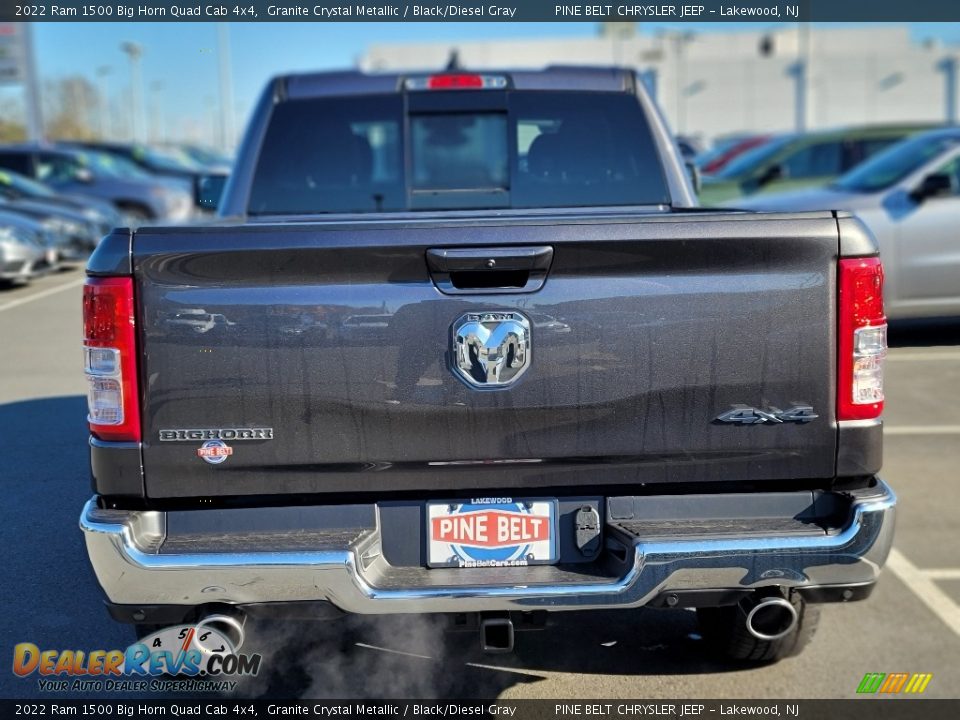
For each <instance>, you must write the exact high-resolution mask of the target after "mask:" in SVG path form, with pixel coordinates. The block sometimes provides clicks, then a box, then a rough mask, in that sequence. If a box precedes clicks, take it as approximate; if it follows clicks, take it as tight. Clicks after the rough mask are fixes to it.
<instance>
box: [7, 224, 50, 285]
mask: <svg viewBox="0 0 960 720" xmlns="http://www.w3.org/2000/svg"><path fill="white" fill-rule="evenodd" d="M42 233H43V230H42V228H41V227H40V225H39V223H34V222H32V221H30V220H27V219H25V218H19V217H9V216H7V215H6V214H5V213H0V282H2V283H22V282H27V281H29V280H30V279H31V278H33V277H35V276H37V275H40V274H42V273H44V272H46V271H47V270H49V269H51V268H52V267H53V258H52V257H51V251H50V250H49V249H47V248H46V246H45V245H44V242H43V234H42Z"/></svg>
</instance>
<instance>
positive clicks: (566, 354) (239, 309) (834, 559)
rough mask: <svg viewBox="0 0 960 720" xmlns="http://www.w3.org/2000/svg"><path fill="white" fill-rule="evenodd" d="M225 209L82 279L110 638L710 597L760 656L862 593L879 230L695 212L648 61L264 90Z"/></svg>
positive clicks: (738, 655) (93, 516)
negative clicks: (203, 626)
mask: <svg viewBox="0 0 960 720" xmlns="http://www.w3.org/2000/svg"><path fill="white" fill-rule="evenodd" d="M219 215H220V217H219V218H217V219H214V220H211V221H209V222H208V223H206V224H204V225H202V226H193V227H183V226H178V227H141V228H139V229H137V230H135V231H131V230H128V229H118V230H115V231H114V232H112V233H111V234H109V235H108V236H107V237H106V238H105V239H104V240H103V242H101V244H100V245H99V246H98V248H97V250H96V252H95V253H94V254H93V256H92V257H91V258H90V261H89V264H88V267H87V274H88V280H87V284H86V286H85V290H84V358H85V373H86V376H87V379H88V384H89V425H90V459H91V473H92V484H93V491H94V493H95V494H94V496H93V497H92V499H91V500H90V501H89V502H88V503H87V504H86V506H85V507H84V508H83V511H82V516H81V519H80V525H81V528H82V530H83V532H84V535H85V539H86V545H87V550H88V554H89V558H90V561H91V563H92V565H93V569H94V571H95V574H96V577H97V579H98V581H99V584H100V585H101V586H102V589H103V591H104V593H105V595H106V600H107V607H108V609H109V612H110V614H111V615H112V617H113V618H114V619H116V620H117V621H120V622H125V623H130V624H133V625H136V626H138V630H139V631H140V632H145V631H147V630H150V629H152V628H156V627H161V626H164V625H172V624H175V623H192V622H197V623H199V622H205V623H213V622H218V623H220V624H221V625H220V626H221V627H222V628H223V634H224V635H225V636H230V637H233V639H234V640H235V641H236V642H241V641H242V633H243V629H244V627H245V626H244V623H246V622H247V620H248V619H253V620H256V619H258V618H262V617H283V618H286V619H299V620H303V621H308V620H312V619H326V618H330V617H335V616H340V615H343V614H386V613H440V614H446V615H449V616H450V618H451V621H452V625H453V626H454V627H461V628H463V627H467V628H472V629H475V630H476V631H477V632H478V634H479V637H480V641H481V644H482V647H483V648H484V649H485V650H488V651H491V652H496V651H509V650H510V649H511V648H512V647H513V643H514V631H515V630H521V629H528V628H536V627H541V626H543V625H545V624H546V621H547V620H548V619H549V618H550V617H551V616H550V613H553V612H559V611H574V610H576V611H584V610H599V609H608V610H609V609H617V608H619V609H623V610H637V609H639V608H662V609H669V608H680V609H682V608H696V611H697V614H698V617H699V620H700V623H701V626H702V636H703V638H704V641H705V646H707V647H709V648H711V649H712V650H714V651H716V652H717V653H719V654H721V655H722V656H725V657H728V658H735V659H739V660H745V661H754V662H756V661H765V662H766V661H773V660H777V659H779V658H782V657H785V656H787V655H790V654H793V653H795V652H797V651H798V650H799V649H800V648H801V647H802V646H803V644H804V643H805V642H806V640H807V639H808V638H809V637H810V635H811V634H812V632H813V629H814V627H815V625H816V622H815V621H816V612H815V611H816V605H817V604H819V603H828V602H845V601H854V600H862V599H864V598H866V597H868V596H869V595H870V593H871V591H872V589H873V587H874V585H875V583H876V581H877V578H878V574H879V572H880V569H881V567H882V565H883V563H884V561H885V559H886V556H887V553H888V551H889V549H890V546H891V541H892V535H893V513H894V506H895V503H896V499H895V495H894V493H893V492H892V491H891V489H890V488H889V487H888V486H887V485H886V484H884V482H883V481H882V480H881V479H880V478H879V477H878V476H877V473H878V471H879V469H880V465H881V442H882V428H881V421H880V419H879V416H880V414H881V411H882V408H883V365H884V358H885V354H886V324H885V318H884V311H883V304H882V303H883V300H882V281H883V271H882V267H881V265H880V262H879V260H878V257H877V245H876V243H875V241H874V239H873V238H872V236H871V235H870V234H869V232H868V231H867V230H866V228H865V227H864V226H863V225H862V224H861V223H860V222H859V221H858V220H856V219H855V218H853V217H851V216H849V215H845V214H839V213H833V212H808V213H781V214H752V213H744V212H734V211H730V210H704V209H701V208H698V207H697V205H696V199H695V194H694V192H693V188H692V182H691V180H690V177H689V175H688V173H687V172H686V171H685V168H684V166H683V163H682V161H681V160H680V157H679V154H678V152H677V150H676V147H675V144H674V142H673V140H672V138H671V135H670V133H669V131H668V128H667V127H666V125H665V123H664V120H663V119H662V117H661V115H660V114H659V112H658V110H657V108H656V106H655V105H654V103H653V102H652V101H651V99H650V98H649V97H648V95H647V94H646V93H645V91H644V88H643V86H642V84H641V83H640V82H638V80H637V78H636V76H635V75H634V73H632V72H630V71H627V70H622V69H582V68H581V69H578V68H564V67H554V68H548V69H545V70H541V71H528V72H492V71H484V72H482V73H468V72H463V71H449V72H444V73H440V74H406V75H388V74H369V75H368V74H363V73H360V72H339V73H318V74H304V75H291V76H285V77H279V78H276V79H275V80H273V81H272V82H270V84H269V86H268V87H267V89H266V91H265V92H264V94H263V95H262V98H261V99H260V100H259V103H258V106H257V107H256V109H255V112H254V115H253V117H252V120H251V122H250V125H249V127H248V129H247V131H246V135H245V139H244V140H243V143H242V146H241V149H240V152H239V155H238V160H237V164H236V168H235V170H234V172H233V174H232V175H231V177H230V179H229V181H228V183H227V185H226V187H225V189H224V194H223V196H222V200H221V202H220V211H219ZM184 318H207V319H209V322H205V323H204V324H203V325H202V327H201V326H200V325H197V324H196V323H193V324H191V323H184ZM201 329H202V332H200V330H201ZM231 632H232V633H233V635H230V633H231Z"/></svg>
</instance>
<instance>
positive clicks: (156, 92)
mask: <svg viewBox="0 0 960 720" xmlns="http://www.w3.org/2000/svg"><path fill="white" fill-rule="evenodd" d="M163 88H164V85H163V82H162V81H160V80H154V81H153V82H152V83H150V139H151V141H152V142H159V143H162V142H165V141H166V139H167V138H166V135H167V129H166V127H165V123H164V117H163Z"/></svg>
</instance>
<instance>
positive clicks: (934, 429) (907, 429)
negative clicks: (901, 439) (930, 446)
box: [883, 425, 960, 435]
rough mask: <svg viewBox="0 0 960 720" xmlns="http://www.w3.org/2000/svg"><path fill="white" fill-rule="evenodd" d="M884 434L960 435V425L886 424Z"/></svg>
mask: <svg viewBox="0 0 960 720" xmlns="http://www.w3.org/2000/svg"><path fill="white" fill-rule="evenodd" d="M883 434H884V435H960V425H884V426H883Z"/></svg>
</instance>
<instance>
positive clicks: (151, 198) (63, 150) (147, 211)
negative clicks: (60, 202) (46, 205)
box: [0, 145, 193, 225]
mask: <svg viewBox="0 0 960 720" xmlns="http://www.w3.org/2000/svg"><path fill="white" fill-rule="evenodd" d="M0 168H6V169H9V170H13V171H14V172H17V173H20V174H21V175H25V176H27V177H28V178H32V179H34V180H39V181H40V182H43V183H45V184H46V185H49V186H50V187H52V188H53V189H55V190H57V191H58V192H62V193H66V194H82V195H93V196H95V197H98V198H102V199H104V200H108V201H109V202H111V203H112V204H113V205H114V207H116V208H117V210H119V211H120V213H121V214H122V215H123V219H124V222H125V223H127V224H133V225H137V224H140V223H143V222H147V221H155V220H164V221H173V222H182V221H186V220H188V219H190V218H191V217H192V215H193V196H192V194H191V192H190V191H189V190H188V189H187V188H185V187H184V186H183V183H182V182H176V181H170V180H166V179H164V178H157V177H152V176H150V175H148V174H147V173H145V172H143V171H141V170H139V169H137V168H136V166H134V165H132V164H131V163H128V162H127V161H125V160H123V158H116V157H112V156H110V155H107V154H104V153H100V152H95V151H90V150H82V149H76V148H71V147H60V146H57V147H48V146H45V145H7V146H0Z"/></svg>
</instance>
